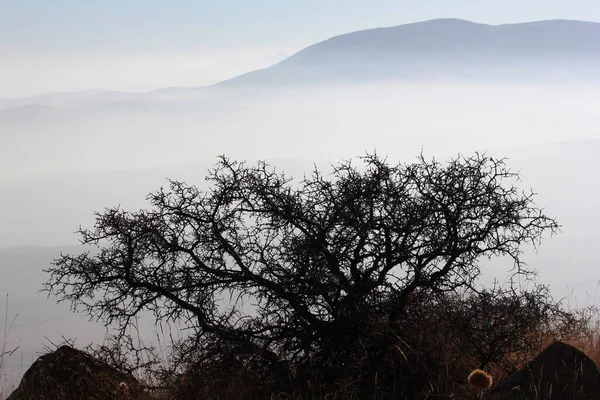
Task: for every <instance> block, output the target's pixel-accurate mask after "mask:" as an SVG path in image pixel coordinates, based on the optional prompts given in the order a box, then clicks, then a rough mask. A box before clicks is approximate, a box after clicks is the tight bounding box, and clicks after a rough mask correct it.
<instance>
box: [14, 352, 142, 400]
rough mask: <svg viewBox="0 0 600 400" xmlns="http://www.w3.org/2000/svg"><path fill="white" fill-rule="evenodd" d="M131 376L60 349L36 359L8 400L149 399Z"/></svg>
mask: <svg viewBox="0 0 600 400" xmlns="http://www.w3.org/2000/svg"><path fill="white" fill-rule="evenodd" d="M149 398H150V397H149V395H148V394H147V393H146V392H145V391H144V389H143V387H142V385H141V384H140V383H139V382H138V381H137V380H136V379H135V378H134V377H133V376H131V375H129V374H126V373H123V372H121V371H118V370H117V369H115V368H113V367H111V366H109V365H108V364H106V363H104V362H102V361H99V360H97V359H95V358H93V357H92V356H90V355H89V354H87V353H85V352H83V351H81V350H77V349H74V348H72V347H70V346H61V347H59V348H58V349H56V350H55V351H53V352H51V353H48V354H45V355H43V356H41V357H39V358H38V359H37V360H36V362H35V363H33V365H32V366H31V367H30V368H29V369H28V370H27V371H26V372H25V375H24V376H23V379H22V380H21V383H20V385H19V387H18V388H17V389H16V390H15V391H14V392H13V393H12V394H11V395H10V396H9V397H8V399H7V400H30V399H39V400H75V399H77V400H79V399H89V400H108V399H110V400H113V399H132V400H133V399H149Z"/></svg>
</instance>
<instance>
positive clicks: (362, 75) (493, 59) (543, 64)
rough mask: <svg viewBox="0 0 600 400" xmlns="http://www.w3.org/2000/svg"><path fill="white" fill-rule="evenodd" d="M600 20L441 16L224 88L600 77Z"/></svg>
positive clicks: (326, 44) (335, 41)
mask: <svg viewBox="0 0 600 400" xmlns="http://www.w3.org/2000/svg"><path fill="white" fill-rule="evenodd" d="M598 68H600V23H594V22H583V21H568V20H553V21H539V22H529V23H520V24H507V25H485V24H477V23H473V22H469V21H464V20H459V19H437V20H431V21H425V22H418V23H412V24H406V25H400V26H395V27H388V28H377V29H369V30H364V31H359V32H353V33H348V34H345V35H340V36H335V37H333V38H331V39H328V40H325V41H323V42H319V43H316V44H314V45H312V46H310V47H307V48H306V49H304V50H302V51H300V52H298V53H296V54H294V55H293V56H291V57H289V58H287V59H285V60H283V61H281V62H280V63H278V64H276V65H274V66H272V67H270V68H267V69H263V70H260V71H254V72H250V73H248V74H245V75H242V76H240V77H236V78H233V79H231V80H229V81H226V82H223V83H221V84H220V85H222V86H224V85H227V86H236V85H265V84H285V83H298V82H303V83H309V82H312V83H319V82H324V81H327V82H331V81H348V80H367V81H368V80H378V79H390V78H394V79H404V80H413V79H491V80H495V79H533V78H535V79H577V78H582V77H585V78H595V79H597V78H600V74H598V72H597V71H598Z"/></svg>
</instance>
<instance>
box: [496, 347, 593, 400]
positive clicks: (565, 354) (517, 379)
mask: <svg viewBox="0 0 600 400" xmlns="http://www.w3.org/2000/svg"><path fill="white" fill-rule="evenodd" d="M490 397H491V398H492V399H494V400H534V399H535V400H598V399H600V373H599V372H598V368H597V367H596V364H594V362H593V361H592V360H591V359H590V358H589V357H588V356H586V355H585V354H584V353H582V352H581V351H579V350H577V349H576V348H574V347H572V346H569V345H567V344H565V343H561V342H554V343H552V344H551V345H550V346H548V348H546V349H545V350H544V351H543V352H541V353H540V354H539V355H538V356H537V357H536V358H534V359H533V360H532V361H531V362H529V363H528V364H527V365H526V366H525V367H523V368H522V369H521V370H519V371H517V372H516V373H514V374H513V375H512V376H510V377H509V378H508V379H507V380H505V381H504V382H502V383H501V384H499V385H498V386H496V387H495V388H494V389H493V391H492V393H491V396H490Z"/></svg>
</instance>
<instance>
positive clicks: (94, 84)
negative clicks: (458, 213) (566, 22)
mask: <svg viewBox="0 0 600 400" xmlns="http://www.w3.org/2000/svg"><path fill="white" fill-rule="evenodd" d="M449 17H452V18H461V19H467V20H471V21H474V22H481V23H489V24H501V23H512V22H525V21H533V20H544V19H580V20H588V21H600V2H599V1H598V0H569V1H565V0H526V1H523V0H502V1H499V0H498V1H486V0H454V1H448V0H429V1H417V0H413V1H410V2H409V1H402V0H368V1H367V0H253V1H248V0H212V1H209V0H168V1H167V0H0V98H6V97H16V96H26V95H33V94H37V93H43V92H47V91H61V90H67V91H68V90H83V89H92V88H103V89H117V90H147V89H152V88H155V87H163V86H188V85H202V84H207V83H212V82H215V81H218V80H221V79H225V78H228V77H231V76H234V75H237V74H239V73H243V72H246V71H247V70H248V69H255V68H260V67H264V66H266V65H268V64H269V62H268V61H267V60H271V59H272V57H273V56H274V55H275V54H277V53H285V54H292V53H294V52H295V51H298V50H300V49H302V48H303V47H306V46H308V45H310V44H313V43H315V42H318V41H321V40H324V39H327V38H329V37H331V36H334V35H338V34H342V33H347V32H351V31H356V30H361V29H368V28H375V27H379V26H393V25H400V24H404V23H410V22H416V21H422V20H428V19H434V18H449Z"/></svg>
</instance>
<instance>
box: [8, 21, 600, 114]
mask: <svg viewBox="0 0 600 400" xmlns="http://www.w3.org/2000/svg"><path fill="white" fill-rule="evenodd" d="M261 64H263V65H270V66H269V67H267V68H264V69H258V70H255V71H251V72H248V73H246V74H243V75H240V76H237V77H234V78H232V79H229V80H226V81H222V82H220V83H217V84H215V85H210V86H203V87H191V88H186V87H166V88H162V89H157V90H152V91H149V92H143V93H126V92H117V91H101V90H90V91H85V92H76V93H51V94H46V95H42V96H35V97H29V98H18V99H8V100H0V110H3V109H10V108H16V107H22V106H25V105H45V106H53V107H73V106H81V105H95V104H98V103H103V102H113V103H116V102H132V101H144V102H146V101H156V100H158V101H173V100H175V101H187V100H191V101H198V100H202V101H214V100H217V101H230V100H231V99H232V97H233V96H234V97H235V98H236V99H238V100H239V99H240V98H241V97H243V96H246V97H247V98H249V99H255V98H256V96H257V95H262V93H263V92H259V91H257V90H256V89H261V88H262V89H265V92H268V91H269V89H272V88H274V87H277V88H283V87H293V86H298V85H306V84H318V85H325V84H333V83H343V84H348V83H369V82H377V81H385V80H399V81H404V82H423V81H426V82H431V81H449V80H450V81H460V82H465V81H466V82H493V81H511V82H530V83H531V82H535V81H542V82H544V81H545V82H558V81H576V82H580V83H581V82H583V83H588V82H600V72H598V71H600V23H596V22H584V21H569V20H552V21H538V22H528V23H520V24H506V25H485V24H478V23H474V22H469V21H465V20H460V19H436V20H430V21H425V22H417V23H411V24H405V25H399V26H394V27H387V28H376V29H368V30H363V31H358V32H352V33H348V34H343V35H339V36H335V37H332V38H330V39H327V40H325V41H322V42H319V43H316V44H314V45H312V46H309V47H307V48H305V49H303V50H301V51H299V52H297V53H295V54H293V55H291V56H287V55H286V54H276V55H274V56H271V57H269V58H266V59H263V60H261ZM248 87H252V88H253V89H254V90H252V91H246V92H240V91H239V90H236V89H239V88H241V89H243V88H248ZM227 89H231V90H227Z"/></svg>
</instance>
